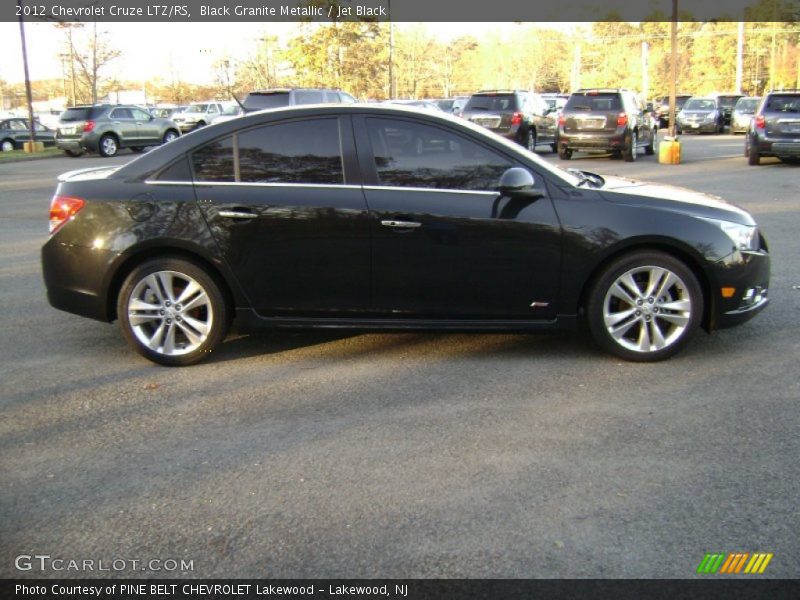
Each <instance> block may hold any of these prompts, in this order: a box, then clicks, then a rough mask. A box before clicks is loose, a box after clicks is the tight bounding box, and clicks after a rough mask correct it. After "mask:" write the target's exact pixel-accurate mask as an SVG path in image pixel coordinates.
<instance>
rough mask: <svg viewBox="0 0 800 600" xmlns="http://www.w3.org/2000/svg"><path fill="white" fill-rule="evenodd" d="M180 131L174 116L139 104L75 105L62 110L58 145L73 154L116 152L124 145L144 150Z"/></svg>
mask: <svg viewBox="0 0 800 600" xmlns="http://www.w3.org/2000/svg"><path fill="white" fill-rule="evenodd" d="M179 135H180V131H179V130H178V126H177V125H176V124H175V122H174V121H171V120H170V119H159V118H156V117H154V116H153V115H151V114H150V113H149V112H147V111H146V110H145V109H143V108H140V107H138V106H122V105H117V104H95V105H91V106H73V107H70V108H68V109H67V110H65V111H64V112H63V113H61V117H60V118H59V121H58V129H57V130H56V146H58V147H59V148H61V149H62V150H63V151H64V152H66V153H67V154H68V155H69V156H80V155H81V154H83V153H84V152H86V151H89V152H97V153H99V154H100V156H114V155H115V154H117V153H118V152H119V150H120V148H130V149H131V150H133V151H134V152H141V151H142V150H144V149H145V147H146V146H158V145H159V144H166V143H167V142H169V141H172V140H174V139H175V138H176V137H178V136H179Z"/></svg>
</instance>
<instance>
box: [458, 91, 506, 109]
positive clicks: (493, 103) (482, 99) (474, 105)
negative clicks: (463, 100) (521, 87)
mask: <svg viewBox="0 0 800 600" xmlns="http://www.w3.org/2000/svg"><path fill="white" fill-rule="evenodd" d="M464 110H517V97H516V95H515V94H492V95H475V96H472V97H471V98H470V99H469V102H467V105H466V106H465V107H464Z"/></svg>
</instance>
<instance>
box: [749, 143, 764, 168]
mask: <svg viewBox="0 0 800 600" xmlns="http://www.w3.org/2000/svg"><path fill="white" fill-rule="evenodd" d="M760 163H761V155H760V154H759V153H758V147H757V146H756V145H755V144H754V143H753V142H752V140H748V144H747V164H748V165H750V166H751V167H755V166H758V165H759V164H760Z"/></svg>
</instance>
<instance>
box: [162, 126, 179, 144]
mask: <svg viewBox="0 0 800 600" xmlns="http://www.w3.org/2000/svg"><path fill="white" fill-rule="evenodd" d="M176 139H178V132H177V131H175V130H174V129H170V130H169V131H167V132H166V133H165V134H164V138H163V139H162V140H161V142H162V143H164V144H169V143H170V142H171V141H172V140H176Z"/></svg>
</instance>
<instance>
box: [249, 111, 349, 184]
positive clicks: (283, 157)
mask: <svg viewBox="0 0 800 600" xmlns="http://www.w3.org/2000/svg"><path fill="white" fill-rule="evenodd" d="M238 141H239V173H240V176H239V181H244V182H252V183H316V184H340V183H344V170H343V169H342V153H341V150H340V145H339V123H338V120H337V119H316V120H311V121H302V122H300V121H297V122H292V123H279V124H276V125H267V126H265V127H259V128H258V129H251V130H249V131H245V132H243V133H241V134H239V140H238Z"/></svg>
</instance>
